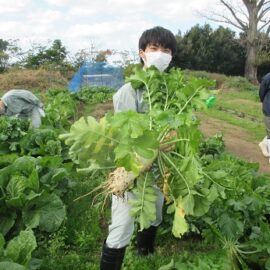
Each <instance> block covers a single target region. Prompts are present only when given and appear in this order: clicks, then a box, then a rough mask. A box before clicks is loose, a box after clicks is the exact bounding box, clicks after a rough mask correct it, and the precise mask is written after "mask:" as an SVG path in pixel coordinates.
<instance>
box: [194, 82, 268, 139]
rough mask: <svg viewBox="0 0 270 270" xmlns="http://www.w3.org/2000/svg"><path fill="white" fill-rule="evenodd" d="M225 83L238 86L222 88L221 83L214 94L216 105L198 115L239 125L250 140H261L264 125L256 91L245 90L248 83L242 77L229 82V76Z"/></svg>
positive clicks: (263, 133)
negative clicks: (219, 88)
mask: <svg viewBox="0 0 270 270" xmlns="http://www.w3.org/2000/svg"><path fill="white" fill-rule="evenodd" d="M237 78H238V77H237ZM227 85H233V86H235V85H237V86H238V88H230V89H227V88H224V87H225V86H224V85H223V86H222V88H221V90H219V91H218V93H217V94H215V96H216V100H217V102H216V105H215V106H214V107H212V108H211V109H208V110H207V111H205V112H203V113H200V114H199V117H200V118H201V119H205V118H207V117H212V118H215V119H219V120H222V121H224V122H226V123H229V124H231V125H235V126H237V127H241V128H243V129H244V130H245V131H247V133H248V134H249V135H250V136H249V137H250V138H251V140H257V141H259V140H261V138H262V137H264V136H265V127H264V123H263V113H262V105H261V102H260V101H259V97H258V91H250V90H246V89H247V86H246V85H248V86H249V83H247V82H246V80H244V79H241V80H240V79H238V80H236V82H235V79H234V80H233V81H232V82H230V78H229V79H228V80H227ZM249 87H250V86H249ZM248 89H250V88H248ZM257 90H258V88H257ZM215 93H216V92H215ZM240 116H241V117H240Z"/></svg>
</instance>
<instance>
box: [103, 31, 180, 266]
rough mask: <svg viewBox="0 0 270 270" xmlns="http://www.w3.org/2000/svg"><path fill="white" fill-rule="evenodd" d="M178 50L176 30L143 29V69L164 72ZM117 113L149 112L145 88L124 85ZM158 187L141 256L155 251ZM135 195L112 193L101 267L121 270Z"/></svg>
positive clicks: (139, 243)
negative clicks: (151, 218)
mask: <svg viewBox="0 0 270 270" xmlns="http://www.w3.org/2000/svg"><path fill="white" fill-rule="evenodd" d="M175 52H176V39H175V37H174V35H173V33H172V32H171V31H169V30H167V29H165V28H163V27H159V26H158V27H154V28H152V29H148V30H146V31H144V32H143V34H142V35H141V37H140V39H139V56H140V59H141V63H142V64H143V68H147V67H150V66H152V65H154V66H155V67H156V68H157V69H159V70H160V71H161V72H162V71H164V70H165V69H166V68H167V67H168V66H169V64H170V62H171V60H172V56H173V55H174V54H175ZM113 105H114V110H115V112H116V113H117V112H123V111H129V110H131V111H136V112H139V113H144V112H146V110H147V108H146V106H145V104H144V102H143V91H142V90H134V89H133V88H132V86H131V84H130V83H127V84H125V85H124V86H122V87H121V88H120V89H119V90H118V91H117V93H116V94H115V95H114V96H113ZM155 188H156V190H157V195H158V196H157V200H156V209H157V217H156V221H155V222H154V223H153V224H152V226H151V227H150V228H148V229H145V230H143V231H141V232H138V234H137V248H138V254H139V255H143V256H145V255H148V254H151V253H153V252H154V239H155V235H156V232H157V227H158V225H159V224H160V223H161V221H162V206H163V200H164V197H163V194H162V192H161V191H160V190H159V189H158V188H157V187H155ZM134 196H135V195H134V194H133V193H132V191H131V192H126V193H125V198H124V200H123V199H119V198H118V197H116V196H115V195H113V196H112V224H111V225H110V226H109V235H108V237H107V239H106V241H105V242H104V246H103V250H102V257H101V263H100V269H101V270H120V269H121V265H122V262H123V259H124V254H125V249H126V246H127V245H128V244H129V241H130V238H131V236H132V234H133V230H134V218H133V217H130V216H129V209H130V206H129V205H128V199H130V198H133V197H134Z"/></svg>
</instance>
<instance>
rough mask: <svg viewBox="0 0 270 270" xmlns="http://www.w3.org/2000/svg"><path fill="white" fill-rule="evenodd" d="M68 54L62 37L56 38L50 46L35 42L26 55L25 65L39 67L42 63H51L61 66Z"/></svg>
mask: <svg viewBox="0 0 270 270" xmlns="http://www.w3.org/2000/svg"><path fill="white" fill-rule="evenodd" d="M66 56H67V50H66V48H65V47H64V46H63V45H62V42H61V40H60V39H56V40H54V41H53V43H52V45H51V47H49V48H46V46H42V45H40V44H34V45H33V46H32V49H31V50H29V52H28V54H27V56H26V59H25V67H27V68H39V67H40V66H42V65H50V64H53V65H57V66H61V65H63V64H64V60H65V59H66Z"/></svg>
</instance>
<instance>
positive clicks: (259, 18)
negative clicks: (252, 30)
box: [257, 6, 270, 22]
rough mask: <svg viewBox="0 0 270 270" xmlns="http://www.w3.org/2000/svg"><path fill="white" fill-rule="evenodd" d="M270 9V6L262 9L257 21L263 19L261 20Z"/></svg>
mask: <svg viewBox="0 0 270 270" xmlns="http://www.w3.org/2000/svg"><path fill="white" fill-rule="evenodd" d="M269 10H270V6H269V7H267V8H265V9H263V10H262V11H261V13H259V14H258V19H257V22H259V21H261V20H262V19H263V17H264V15H265V14H266V13H267V12H268V11H269Z"/></svg>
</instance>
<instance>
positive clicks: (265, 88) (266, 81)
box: [259, 72, 270, 116]
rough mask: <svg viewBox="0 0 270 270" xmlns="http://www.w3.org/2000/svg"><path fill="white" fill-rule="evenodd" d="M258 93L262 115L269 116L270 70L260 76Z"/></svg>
mask: <svg viewBox="0 0 270 270" xmlns="http://www.w3.org/2000/svg"><path fill="white" fill-rule="evenodd" d="M259 95H260V100H261V102H262V103H263V113H264V115H266V116H270V72H269V73H267V74H266V75H265V76H264V77H263V78H262V81H261V85H260V91H259Z"/></svg>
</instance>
